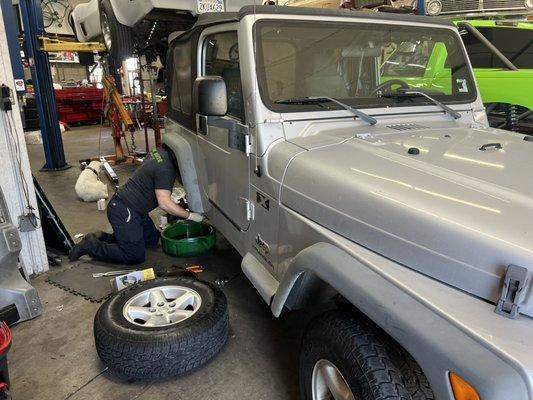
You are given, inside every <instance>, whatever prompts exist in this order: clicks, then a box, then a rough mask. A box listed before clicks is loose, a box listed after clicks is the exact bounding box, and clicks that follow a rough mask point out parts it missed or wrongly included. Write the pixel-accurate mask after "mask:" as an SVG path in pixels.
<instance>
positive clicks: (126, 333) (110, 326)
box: [95, 278, 227, 343]
mask: <svg viewBox="0 0 533 400" xmlns="http://www.w3.org/2000/svg"><path fill="white" fill-rule="evenodd" d="M164 285H178V286H185V287H187V288H190V289H192V290H194V291H196V292H197V293H198V294H199V295H200V297H201V299H202V303H201V305H200V308H199V309H198V311H197V312H196V313H194V314H193V315H192V316H191V317H189V318H187V319H186V320H184V321H183V322H180V323H177V324H174V325H169V326H164V327H144V326H141V325H136V324H133V323H131V322H130V321H128V320H127V319H126V318H125V317H124V314H123V308H124V305H125V304H126V302H127V301H128V300H129V299H131V298H132V297H133V296H134V295H136V294H138V293H141V292H143V291H145V290H147V289H151V288H155V287H158V286H164ZM218 291H219V289H218V288H216V287H213V286H212V285H210V284H208V283H206V282H203V281H199V280H196V279H185V278H181V279H175V278H174V279H172V278H159V279H156V280H152V281H148V282H142V283H140V284H136V285H133V286H132V287H130V288H126V289H124V290H122V291H121V292H119V293H118V294H116V295H115V296H113V297H111V298H110V299H108V300H107V301H106V302H105V303H104V304H103V305H102V306H101V307H100V309H99V310H98V312H97V313H96V316H95V328H96V326H97V325H98V326H99V327H100V328H101V329H103V330H104V331H106V332H107V333H108V334H111V335H112V336H114V337H115V338H116V340H124V341H136V342H137V341H141V342H145V343H146V342H153V343H161V342H169V341H170V342H173V343H174V342H176V341H180V340H181V339H183V338H185V337H193V336H196V335H199V334H202V333H203V332H205V331H206V330H208V329H210V328H211V327H212V325H213V320H212V315H213V313H215V309H219V308H221V307H222V308H224V309H225V308H226V307H227V304H226V298H225V296H224V295H223V294H222V293H218ZM223 314H224V313H220V315H223Z"/></svg>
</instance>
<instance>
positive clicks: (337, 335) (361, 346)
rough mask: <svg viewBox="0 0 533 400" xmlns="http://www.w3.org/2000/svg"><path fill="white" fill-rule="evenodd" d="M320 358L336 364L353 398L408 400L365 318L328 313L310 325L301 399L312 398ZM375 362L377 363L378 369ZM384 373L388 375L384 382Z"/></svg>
mask: <svg viewBox="0 0 533 400" xmlns="http://www.w3.org/2000/svg"><path fill="white" fill-rule="evenodd" d="M321 359H325V360H328V361H330V362H331V363H332V364H334V365H335V367H336V368H337V369H338V370H339V371H340V373H341V374H342V376H343V378H344V380H345V381H346V383H347V384H348V386H349V387H350V389H351V390H352V393H353V394H354V396H355V397H356V398H360V399H365V400H378V399H383V398H390V399H393V398H394V399H403V400H411V397H410V396H409V395H408V392H407V390H406V389H405V386H404V382H403V378H402V376H401V374H400V372H399V370H398V369H397V368H396V367H395V366H394V365H393V363H392V362H391V360H390V356H389V355H388V352H387V349H386V348H385V346H384V345H383V341H382V340H381V338H380V336H379V335H378V334H377V332H376V331H375V329H374V328H373V327H372V326H371V325H369V324H368V323H367V322H366V321H365V320H364V319H361V318H356V317H354V315H352V314H351V313H348V312H346V311H341V310H334V311H328V312H326V313H324V314H322V315H320V316H318V317H316V318H315V319H314V320H313V321H311V323H310V324H309V327H308V329H307V331H306V333H305V334H304V337H303V340H302V349H301V353H300V392H301V395H302V399H306V400H311V399H312V398H313V397H312V376H313V369H314V367H315V364H316V363H317V361H319V360H321ZM370 360H372V361H370ZM374 360H379V364H380V365H379V368H377V369H376V364H375V361H374ZM384 370H386V371H387V374H388V377H387V378H386V380H383V379H384V375H383V374H382V372H383V371H384Z"/></svg>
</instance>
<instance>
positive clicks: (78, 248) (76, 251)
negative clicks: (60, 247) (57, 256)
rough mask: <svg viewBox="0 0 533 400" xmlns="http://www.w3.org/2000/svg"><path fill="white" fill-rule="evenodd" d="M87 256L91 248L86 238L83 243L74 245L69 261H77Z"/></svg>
mask: <svg viewBox="0 0 533 400" xmlns="http://www.w3.org/2000/svg"><path fill="white" fill-rule="evenodd" d="M86 254H89V246H88V242H87V238H84V239H83V240H82V241H81V242H79V243H78V244H76V245H74V247H73V248H72V249H71V250H70V252H69V253H68V259H69V260H70V261H76V260H78V259H79V258H80V257H81V256H84V255H86Z"/></svg>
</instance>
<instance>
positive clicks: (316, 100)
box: [274, 96, 378, 125]
mask: <svg viewBox="0 0 533 400" xmlns="http://www.w3.org/2000/svg"><path fill="white" fill-rule="evenodd" d="M329 102H331V103H335V104H338V105H339V106H341V107H342V108H344V109H345V110H348V111H350V112H351V113H352V114H354V115H356V116H357V117H359V118H361V119H362V120H363V121H365V122H367V123H368V124H370V125H375V124H376V123H377V122H378V120H377V119H375V118H374V117H371V116H370V115H368V114H366V113H364V112H362V111H360V110H358V109H357V108H355V107H352V106H350V105H348V104H346V103H343V102H341V101H339V100H337V99H334V98H333V97H328V96H320V97H297V98H294V99H283V100H276V101H275V102H274V103H276V104H302V105H303V104H322V103H329Z"/></svg>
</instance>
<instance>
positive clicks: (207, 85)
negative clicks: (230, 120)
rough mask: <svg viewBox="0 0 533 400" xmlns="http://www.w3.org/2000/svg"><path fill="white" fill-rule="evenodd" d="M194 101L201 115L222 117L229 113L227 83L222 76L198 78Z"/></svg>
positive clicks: (195, 82) (195, 85)
mask: <svg viewBox="0 0 533 400" xmlns="http://www.w3.org/2000/svg"><path fill="white" fill-rule="evenodd" d="M193 101H194V104H195V105H196V110H197V112H198V114H200V115H206V116H216V117H221V116H224V115H226V113H227V112H228V99H227V94H226V83H225V82H224V79H222V77H220V76H201V77H198V78H196V80H195V81H194V87H193Z"/></svg>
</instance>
